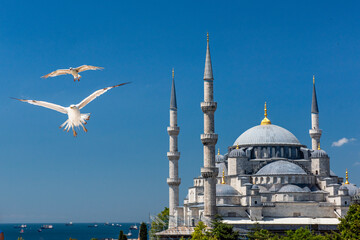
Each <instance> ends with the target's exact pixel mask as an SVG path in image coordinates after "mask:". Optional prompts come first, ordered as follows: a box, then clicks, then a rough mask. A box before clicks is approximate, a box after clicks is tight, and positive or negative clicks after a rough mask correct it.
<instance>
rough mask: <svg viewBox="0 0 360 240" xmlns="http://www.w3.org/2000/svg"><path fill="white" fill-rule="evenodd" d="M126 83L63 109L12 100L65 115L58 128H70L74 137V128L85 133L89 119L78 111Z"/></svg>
mask: <svg viewBox="0 0 360 240" xmlns="http://www.w3.org/2000/svg"><path fill="white" fill-rule="evenodd" d="M128 83H130V82H126V83H121V84H118V85H115V86H111V87H106V88H103V89H99V90H97V91H95V92H93V93H92V94H91V95H89V96H88V97H87V98H85V99H84V100H82V101H81V102H80V103H78V104H71V105H70V106H69V107H63V106H60V105H57V104H54V103H49V102H44V101H37V100H27V99H18V98H13V99H16V100H19V101H22V102H27V103H30V104H33V105H37V106H41V107H45V108H49V109H52V110H55V111H58V112H61V113H64V114H67V115H68V119H67V120H66V121H65V122H64V123H63V124H61V126H60V128H64V131H65V130H66V131H67V132H69V130H70V128H72V131H73V135H74V137H76V135H77V132H76V131H75V129H74V128H75V127H79V126H81V127H82V128H83V129H84V131H85V132H87V129H86V128H85V126H84V125H86V124H87V122H86V121H87V120H89V119H90V113H84V114H81V113H80V110H81V109H82V108H84V107H85V106H86V105H87V104H89V103H90V102H91V101H93V100H94V99H95V98H97V97H99V96H101V95H102V94H104V93H106V92H107V91H109V90H110V89H112V88H116V87H120V86H122V85H125V84H128Z"/></svg>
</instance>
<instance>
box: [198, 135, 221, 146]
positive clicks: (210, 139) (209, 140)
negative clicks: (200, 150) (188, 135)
mask: <svg viewBox="0 0 360 240" xmlns="http://www.w3.org/2000/svg"><path fill="white" fill-rule="evenodd" d="M200 138H201V142H202V143H203V144H204V145H215V144H216V143H217V140H218V135H217V134H216V133H204V134H201V136H200Z"/></svg>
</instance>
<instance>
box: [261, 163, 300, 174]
mask: <svg viewBox="0 0 360 240" xmlns="http://www.w3.org/2000/svg"><path fill="white" fill-rule="evenodd" d="M255 175H306V172H305V171H304V169H302V168H301V167H300V166H298V165H296V164H294V163H291V162H287V161H283V160H280V161H276V162H272V163H269V164H267V165H265V166H264V167H262V168H261V169H260V170H259V171H258V172H257V173H256V174H255Z"/></svg>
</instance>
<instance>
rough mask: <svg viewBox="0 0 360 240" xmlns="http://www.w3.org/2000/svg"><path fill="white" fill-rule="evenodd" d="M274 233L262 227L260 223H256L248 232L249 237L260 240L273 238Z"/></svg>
mask: <svg viewBox="0 0 360 240" xmlns="http://www.w3.org/2000/svg"><path fill="white" fill-rule="evenodd" d="M273 236H274V235H273V234H272V233H271V232H269V231H268V230H266V229H261V228H260V226H259V223H256V224H254V227H253V228H252V229H251V231H250V233H249V234H248V237H249V239H251V240H260V239H272V237H273Z"/></svg>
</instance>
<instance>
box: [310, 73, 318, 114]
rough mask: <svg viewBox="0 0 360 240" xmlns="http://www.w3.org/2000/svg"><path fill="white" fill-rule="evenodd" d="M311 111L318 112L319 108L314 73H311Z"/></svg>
mask: <svg viewBox="0 0 360 240" xmlns="http://www.w3.org/2000/svg"><path fill="white" fill-rule="evenodd" d="M311 113H319V108H318V103H317V98H316V90H315V75H313V95H312V102H311Z"/></svg>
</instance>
